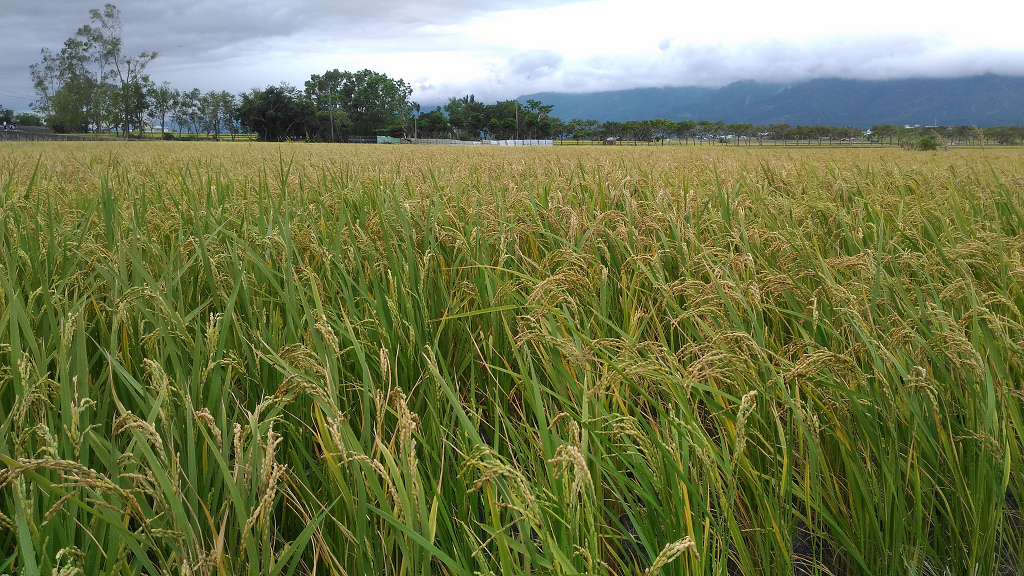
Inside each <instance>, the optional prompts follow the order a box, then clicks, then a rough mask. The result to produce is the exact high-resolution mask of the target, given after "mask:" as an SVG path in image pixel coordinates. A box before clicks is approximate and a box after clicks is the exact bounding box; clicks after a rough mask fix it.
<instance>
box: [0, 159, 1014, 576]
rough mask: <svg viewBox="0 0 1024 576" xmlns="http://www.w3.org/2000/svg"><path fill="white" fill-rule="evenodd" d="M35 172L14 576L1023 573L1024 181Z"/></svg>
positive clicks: (1, 201)
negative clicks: (82, 575) (78, 574)
mask: <svg viewBox="0 0 1024 576" xmlns="http://www.w3.org/2000/svg"><path fill="white" fill-rule="evenodd" d="M815 148H817V147H816V146H810V147H804V146H801V147H800V150H796V149H795V147H782V146H778V147H774V146H773V147H767V146H766V147H764V148H759V147H757V146H751V147H749V148H748V147H746V146H741V147H733V146H729V147H724V146H714V147H711V146H689V147H679V146H676V147H672V146H664V147H661V146H649V147H648V146H638V147H631V146H617V147H597V146H593V147H591V146H579V147H574V146H572V145H567V146H565V147H557V148H498V147H442V146H355V145H306V144H302V145H277V144H256V143H242V144H237V143H236V144H227V143H224V144H217V143H211V144H209V145H203V146H195V145H190V144H188V143H137V142H136V143H116V142H111V143H106V142H103V143H68V144H56V143H0V574H3V573H8V574H15V573H16V574H18V575H19V576H21V575H33V574H51V573H56V574H71V573H74V572H73V570H74V569H75V568H79V569H81V570H82V572H81V573H85V574H107V575H114V574H150V575H155V574H172V573H173V574H204V575H205V574H218V575H219V574H225V575H226V574H231V575H234V574H243V573H248V574H332V575H341V574H349V575H357V574H358V575H362V574H402V575H405V574H409V575H412V574H417V575H427V574H452V575H459V576H473V575H474V574H499V575H514V574H538V573H550V574H579V573H588V574H602V575H604V574H609V575H610V574H649V575H653V574H666V575H667V574H680V575H682V574H688V575H697V574H709V575H712V574H713V575H726V574H729V575H732V574H744V575H748V576H753V575H775V574H783V575H787V574H801V575H804V574H834V575H837V576H838V575H846V574H858V575H865V576H868V575H871V576H874V575H892V576H896V575H900V576H903V575H907V574H912V575H925V574H935V575H939V574H951V575H953V574H955V575H989V574H992V575H995V574H1000V575H1012V574H1018V575H1019V574H1024V517H1022V512H1021V504H1022V503H1024V465H1022V462H1024V438H1022V435H1021V430H1024V350H1022V349H1024V156H1022V155H1021V153H1020V151H1019V150H1006V149H998V148H985V149H981V148H972V149H956V150H954V149H953V148H951V149H950V150H949V151H948V152H945V153H944V152H942V151H941V150H940V151H939V152H936V153H922V152H906V151H901V150H898V149H894V148H889V147H886V148H875V149H865V148H860V149H845V150H840V149H839V147H838V146H834V147H832V148H829V147H827V146H825V147H822V148H821V149H820V150H816V149H815Z"/></svg>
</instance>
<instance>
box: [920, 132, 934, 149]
mask: <svg viewBox="0 0 1024 576" xmlns="http://www.w3.org/2000/svg"><path fill="white" fill-rule="evenodd" d="M938 147H939V141H938V139H936V138H935V136H934V135H933V134H928V135H927V136H922V137H921V139H920V140H918V141H917V149H918V150H922V151H927V150H935V149H937V148H938Z"/></svg>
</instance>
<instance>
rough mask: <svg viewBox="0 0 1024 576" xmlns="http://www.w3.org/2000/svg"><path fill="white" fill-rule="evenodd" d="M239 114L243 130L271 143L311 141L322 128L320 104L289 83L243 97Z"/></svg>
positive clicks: (257, 90) (238, 109)
mask: <svg viewBox="0 0 1024 576" xmlns="http://www.w3.org/2000/svg"><path fill="white" fill-rule="evenodd" d="M236 114H237V118H238V121H239V123H240V124H241V126H242V127H243V128H246V129H247V130H250V131H252V132H255V133H256V135H257V137H258V138H259V139H260V140H263V141H268V142H281V141H284V140H299V139H305V140H309V139H310V134H311V132H316V131H317V129H318V127H319V122H318V119H317V113H316V105H315V104H314V103H313V101H312V100H311V99H309V98H306V97H305V96H304V95H303V94H302V93H301V92H299V90H298V89H296V88H295V87H293V86H289V85H288V84H281V85H280V86H267V87H266V88H265V89H263V90H260V89H258V88H254V89H253V90H252V91H250V92H249V93H247V94H242V97H241V101H240V102H239V103H238V108H237V111H236Z"/></svg>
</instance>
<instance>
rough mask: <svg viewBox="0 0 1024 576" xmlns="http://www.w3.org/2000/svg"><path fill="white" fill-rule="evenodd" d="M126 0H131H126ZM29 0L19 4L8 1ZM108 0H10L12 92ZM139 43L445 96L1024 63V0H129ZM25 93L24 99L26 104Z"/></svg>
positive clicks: (166, 60) (133, 47)
mask: <svg viewBox="0 0 1024 576" xmlns="http://www.w3.org/2000/svg"><path fill="white" fill-rule="evenodd" d="M115 1H116V0H115ZM14 2H17V6H13V5H11V6H4V4H12V3H14ZM100 4H101V2H98V1H93V0H88V1H86V0H36V1H35V2H21V1H20V0H0V6H3V8H4V9H3V10H2V12H3V13H4V18H3V20H2V21H3V23H4V34H3V35H2V36H0V53H2V54H3V55H4V57H3V59H0V75H2V77H3V78H4V81H3V83H2V84H0V103H4V104H6V105H8V106H12V105H14V106H15V107H19V108H22V109H24V108H25V107H26V106H27V100H28V99H29V98H30V97H31V94H32V89H31V84H30V82H29V78H28V66H29V64H31V63H32V62H35V61H37V60H38V59H39V49H40V48H42V47H44V46H48V47H51V48H59V46H60V44H61V42H63V40H64V39H65V38H67V37H69V36H71V35H72V34H73V33H74V31H75V30H76V29H77V28H78V26H80V25H82V24H85V23H86V22H87V21H88V11H89V9H90V8H94V7H98V6H99V5H100ZM117 4H118V6H119V7H120V8H121V12H122V18H123V20H124V29H125V45H126V49H127V50H128V51H130V52H139V51H142V50H157V51H158V52H160V56H159V57H158V58H157V59H156V60H155V61H154V62H153V63H152V64H151V66H150V68H149V72H150V73H151V75H152V76H153V78H154V79H156V80H158V81H162V80H169V81H171V82H172V83H173V84H175V85H176V86H178V87H180V88H191V87H194V86H198V87H200V88H201V89H203V90H212V89H226V90H231V91H235V92H238V91H243V90H247V89H249V88H251V87H255V86H266V85H268V84H277V83H278V82H281V81H287V82H289V83H292V84H295V85H300V86H301V84H302V82H303V81H304V80H306V79H307V78H308V77H309V75H310V74H313V73H320V72H323V71H325V70H328V69H332V68H339V69H349V70H355V69H362V68H371V69H374V70H378V71H381V72H384V73H386V74H388V75H390V76H393V77H401V78H404V79H405V80H406V81H408V82H410V83H411V84H413V86H414V87H415V89H416V93H415V95H414V98H416V99H418V100H420V101H422V102H425V103H433V102H439V101H443V100H445V99H447V97H449V96H459V95H462V94H466V93H475V94H477V96H478V97H481V98H482V99H490V100H493V99H499V98H502V99H503V98H512V97H515V96H518V95H521V94H526V93H531V92H537V91H550V90H554V91H576V92H582V91H593V90H612V89H625V88H632V87H640V86H665V85H703V86H719V85H724V84H727V83H729V82H732V81H736V80H742V79H754V80H762V81H783V82H795V81H799V80H804V79H809V78H815V77H825V76H837V77H842V78H897V77H904V76H958V75H972V74H981V73H986V72H994V73H1001V74H1012V75H1024V36H1022V35H1020V34H1019V33H1018V31H1017V30H1015V27H1016V26H1017V22H1019V21H1020V17H1021V16H1024V9H1022V8H1019V7H1015V6H1013V7H1008V6H1009V5H1008V4H1006V3H1004V2H1002V1H1001V0H975V1H974V2H972V3H970V4H969V5H963V4H959V5H956V6H955V7H952V8H946V9H943V8H944V7H943V6H941V5H939V4H936V3H934V2H927V3H926V2H923V1H921V0H913V1H905V0H904V1H900V0H861V1H859V2H857V3H856V4H854V3H846V4H839V3H831V4H828V3H826V4H822V3H821V2H820V1H818V0H787V1H785V2H764V1H763V0H734V1H732V2H703V1H701V2H698V1H693V2H686V1H679V0H671V1H670V0H630V1H629V2H624V1H622V0H594V1H585V2H578V1H577V2H568V1H565V0H498V1H490V2H486V3H483V2H479V1H477V0H417V1H410V0H381V1H377V2H367V1H365V0H358V1H357V0H291V1H289V2H280V1H279V0H176V1H175V2H152V1H150V0H146V1H143V0H121V1H117ZM19 102H23V104H18V103H19Z"/></svg>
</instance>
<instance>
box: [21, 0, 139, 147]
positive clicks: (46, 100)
mask: <svg viewBox="0 0 1024 576" xmlns="http://www.w3.org/2000/svg"><path fill="white" fill-rule="evenodd" d="M89 16H90V24H86V25H84V26H82V27H80V28H79V29H78V31H77V32H75V35H74V36H72V37H71V38H68V39H67V40H66V41H65V42H64V47H63V48H62V49H61V51H60V52H59V53H57V54H54V53H53V52H52V51H50V50H49V49H47V48H44V49H43V50H42V55H43V59H42V61H41V62H38V63H36V64H33V65H32V66H31V75H32V81H33V84H34V86H35V90H36V94H37V95H38V96H39V99H38V101H37V102H36V103H35V108H36V109H37V110H38V111H39V112H40V113H41V114H42V115H44V117H45V118H46V123H47V125H49V126H50V127H52V128H53V129H54V130H55V131H58V132H65V131H84V130H85V129H88V127H89V126H90V125H92V126H94V127H95V128H96V129H97V130H100V129H102V128H103V127H104V126H107V125H110V124H113V125H117V126H120V127H121V128H122V129H123V131H124V134H125V136H127V135H128V132H129V130H131V129H132V128H138V129H140V130H141V128H142V122H143V114H144V113H145V111H146V109H147V108H148V104H147V102H146V98H145V95H146V86H147V85H148V84H149V78H148V76H146V75H145V69H146V67H147V66H148V65H149V63H150V62H151V61H152V60H153V59H154V58H156V56H157V53H156V52H142V53H140V54H139V55H137V56H126V55H125V54H124V53H123V51H122V38H121V36H122V33H123V28H122V25H121V13H120V11H119V10H118V9H117V7H116V6H114V5H113V4H106V5H105V6H104V8H103V9H102V10H98V9H93V10H90V11H89Z"/></svg>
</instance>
